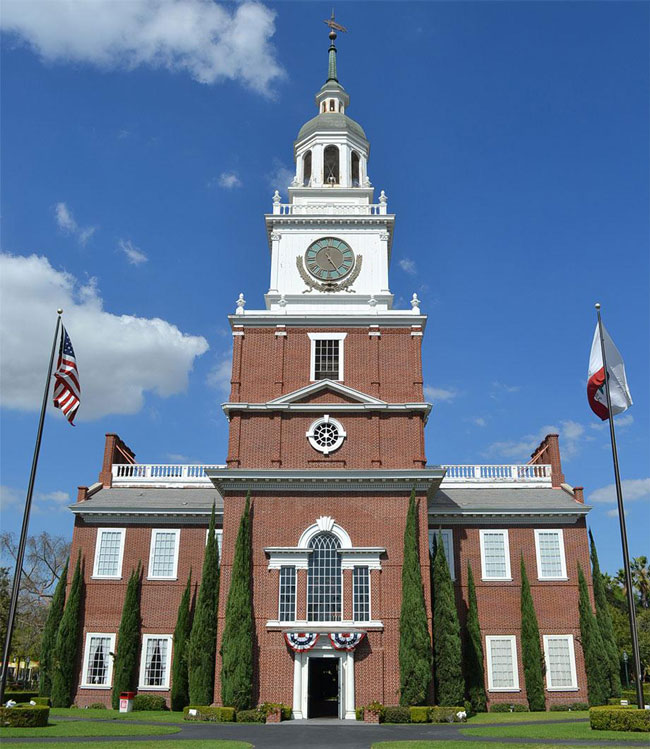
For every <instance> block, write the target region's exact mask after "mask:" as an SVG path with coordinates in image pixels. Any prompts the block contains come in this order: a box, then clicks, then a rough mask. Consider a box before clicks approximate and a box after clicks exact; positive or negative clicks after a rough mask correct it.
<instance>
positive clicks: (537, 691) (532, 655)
mask: <svg viewBox="0 0 650 749" xmlns="http://www.w3.org/2000/svg"><path fill="white" fill-rule="evenodd" d="M521 662H522V664H523V666H524V680H525V682H526V696H527V697H528V706H529V707H530V709H531V710H535V711H537V712H539V711H541V710H546V699H545V696H544V675H543V673H542V664H543V657H542V647H541V645H540V640H539V626H538V624H537V614H536V613H535V606H534V604H533V596H532V594H531V592H530V583H529V582H528V575H527V574H526V565H525V563H524V555H523V553H522V555H521Z"/></svg>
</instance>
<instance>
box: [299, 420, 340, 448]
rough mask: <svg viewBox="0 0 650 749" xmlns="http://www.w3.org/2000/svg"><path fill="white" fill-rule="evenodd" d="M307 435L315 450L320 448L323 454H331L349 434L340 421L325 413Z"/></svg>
mask: <svg viewBox="0 0 650 749" xmlns="http://www.w3.org/2000/svg"><path fill="white" fill-rule="evenodd" d="M305 436H306V437H307V439H308V440H309V443H310V444H311V446H312V447H313V448H314V449H315V450H319V451H320V452H322V453H323V455H329V453H333V452H334V450H338V448H339V447H341V445H342V444H343V440H344V439H345V438H346V436H347V435H346V433H345V429H343V426H342V425H341V423H340V422H338V421H337V420H336V419H332V418H330V417H329V415H328V414H325V416H323V418H322V419H317V420H316V421H315V422H314V423H313V424H312V425H311V426H310V427H309V431H308V432H307V434H306V435H305Z"/></svg>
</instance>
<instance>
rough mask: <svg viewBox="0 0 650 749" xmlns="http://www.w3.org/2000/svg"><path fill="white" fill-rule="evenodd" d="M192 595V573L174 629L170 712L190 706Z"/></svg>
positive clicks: (188, 579)
mask: <svg viewBox="0 0 650 749" xmlns="http://www.w3.org/2000/svg"><path fill="white" fill-rule="evenodd" d="M191 595H192V571H191V570H190V576H189V577H188V578H187V585H186V586H185V591H184V592H183V597H182V598H181V603H180V606H179V607H178V618H177V619H176V628H175V629H174V662H173V663H172V692H171V707H172V710H182V709H183V708H184V707H185V706H186V705H189V704H190V687H189V681H188V673H187V649H188V647H189V642H190V635H191V633H192V619H191V613H190V597H191Z"/></svg>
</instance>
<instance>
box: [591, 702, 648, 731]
mask: <svg viewBox="0 0 650 749" xmlns="http://www.w3.org/2000/svg"><path fill="white" fill-rule="evenodd" d="M589 722H590V724H591V727H592V728H593V730H594V731H643V732H645V733H647V732H650V710H639V709H638V708H636V707H592V708H591V709H590V710H589Z"/></svg>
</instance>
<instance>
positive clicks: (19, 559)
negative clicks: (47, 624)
mask: <svg viewBox="0 0 650 749" xmlns="http://www.w3.org/2000/svg"><path fill="white" fill-rule="evenodd" d="M56 312H57V318H56V329H55V331H54V340H53V341H52V352H51V353H50V366H49V367H48V370H47V379H46V380H45V392H44V393H43V404H42V406H41V417H40V419H39V422H38V432H37V434H36V445H35V446H34V457H33V459H32V471H31V473H30V475H29V486H28V487H27V498H26V499H25V511H24V512H23V526H22V529H21V531H20V542H19V543H18V553H17V555H16V569H15V570H14V582H13V585H12V588H11V604H10V606H9V617H8V619H7V634H6V636H5V646H4V651H3V656H2V674H1V675H0V705H4V699H5V686H6V684H7V673H8V671H9V655H10V652H11V637H12V635H13V632H14V623H15V619H16V609H17V608H18V593H19V592H20V578H21V577H22V572H23V559H24V558H25V546H26V545H27V530H28V528H29V513H30V510H31V508H32V495H33V493H34V480H35V479H36V467H37V466H38V456H39V453H40V451H41V437H42V436H43V423H44V421H45V411H46V409H47V396H48V393H49V392H50V379H51V378H52V365H53V364H54V352H55V351H56V342H57V339H58V337H59V329H60V327H61V315H62V314H63V310H62V309H58V310H57V311H56ZM16 670H17V666H16Z"/></svg>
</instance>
